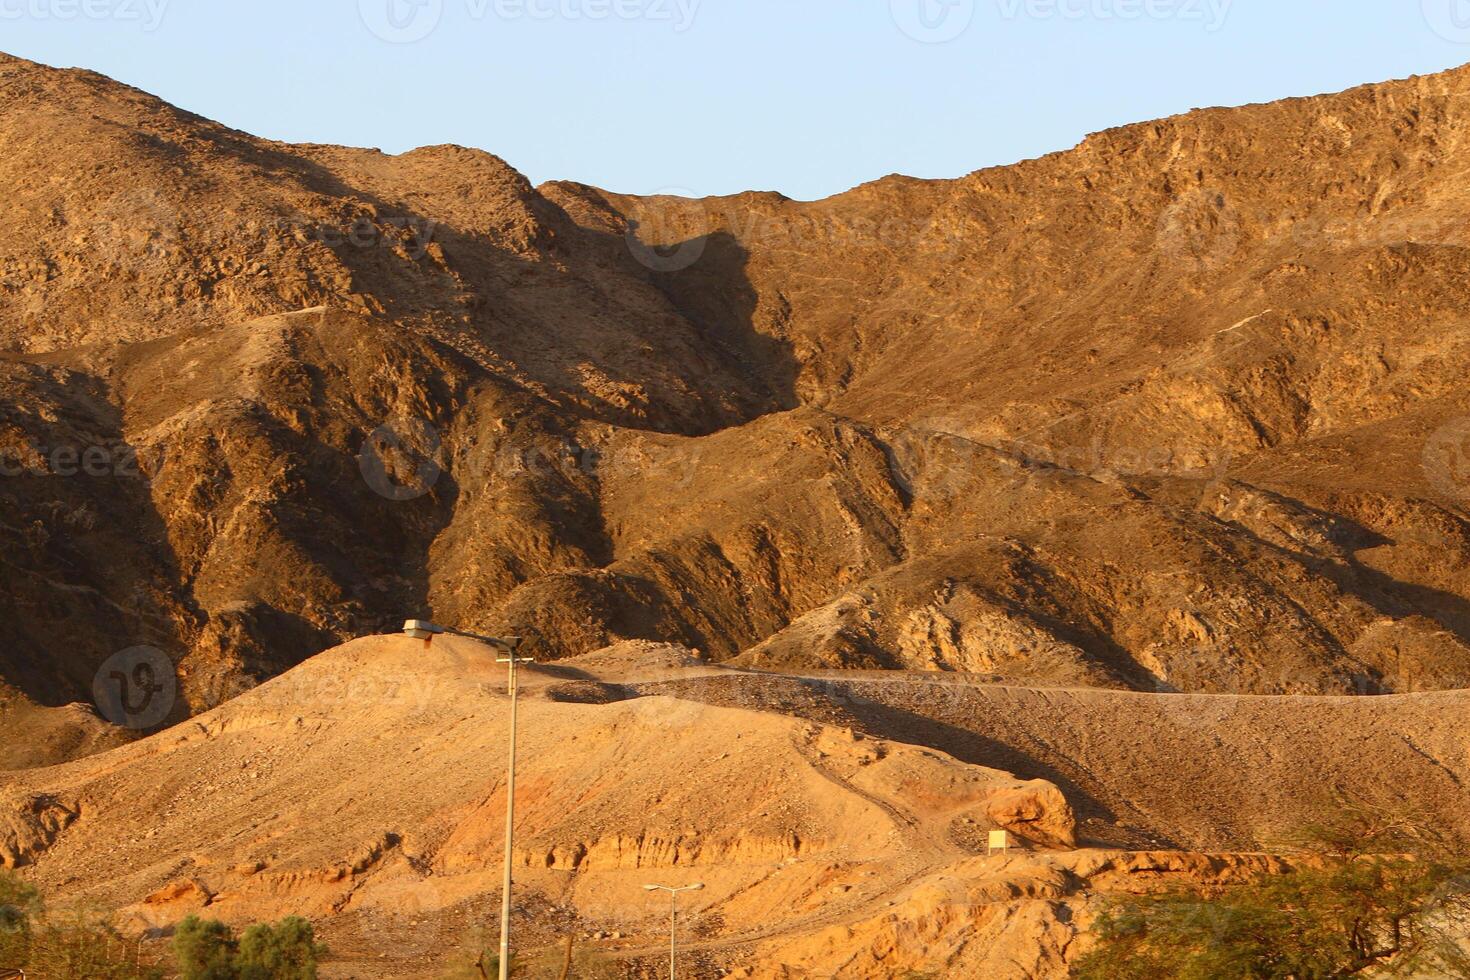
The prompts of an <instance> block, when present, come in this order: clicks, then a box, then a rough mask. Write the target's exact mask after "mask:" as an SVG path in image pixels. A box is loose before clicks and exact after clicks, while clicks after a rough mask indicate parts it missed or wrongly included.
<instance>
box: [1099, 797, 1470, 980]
mask: <svg viewBox="0 0 1470 980" xmlns="http://www.w3.org/2000/svg"><path fill="white" fill-rule="evenodd" d="M1362 819H1363V814H1361V813H1358V814H1352V815H1351V820H1350V821H1349V822H1348V823H1347V824H1346V825H1344V824H1342V823H1339V824H1338V825H1335V826H1333V827H1329V828H1325V829H1324V828H1314V830H1313V836H1314V838H1315V839H1316V841H1317V842H1318V845H1319V846H1317V847H1316V849H1315V850H1316V853H1315V854H1314V855H1310V856H1308V857H1307V858H1305V859H1304V860H1302V861H1301V862H1300V866H1299V867H1297V868H1296V869H1295V870H1293V871H1290V872H1289V873H1286V874H1281V875H1268V876H1264V877H1261V878H1259V879H1256V880H1253V881H1249V882H1245V883H1241V884H1236V885H1232V886H1228V887H1224V888H1217V889H1214V890H1213V891H1210V892H1208V893H1205V892H1200V891H1189V890H1180V889H1176V890H1173V891H1169V892H1165V893H1162V894H1156V895H1147V896H1130V897H1127V898H1122V899H1117V900H1114V901H1113V902H1111V903H1110V904H1109V905H1108V906H1107V907H1105V909H1104V911H1103V914H1102V915H1101V917H1100V918H1099V920H1098V923H1097V928H1096V936H1097V939H1098V946H1097V948H1096V949H1095V950H1094V951H1093V952H1091V953H1090V954H1088V955H1086V956H1084V957H1083V958H1081V959H1080V960H1079V961H1078V963H1077V964H1076V966H1075V968H1074V971H1073V975H1074V976H1075V977H1077V978H1079V980H1216V978H1230V980H1233V978H1249V980H1255V978H1260V980H1301V978H1312V980H1329V978H1337V977H1359V976H1368V975H1372V976H1381V977H1417V976H1443V977H1470V959H1467V957H1466V953H1465V949H1464V947H1463V946H1462V945H1461V941H1462V940H1463V939H1464V935H1463V931H1462V929H1463V927H1462V925H1461V923H1463V922H1464V921H1465V916H1466V914H1467V912H1470V865H1466V864H1465V863H1464V862H1463V860H1461V859H1459V858H1458V857H1456V856H1453V854H1454V852H1453V851H1452V850H1446V849H1441V848H1436V847H1429V848H1426V849H1423V850H1421V853H1418V854H1415V853H1412V852H1413V851H1414V850H1420V848H1419V846H1418V845H1419V844H1420V843H1422V841H1423V840H1424V837H1423V836H1416V835H1409V836H1403V835H1398V836H1397V839H1396V840H1394V841H1393V842H1392V843H1391V845H1390V847H1391V850H1392V851H1397V853H1392V852H1391V853H1366V851H1369V850H1372V849H1373V848H1374V847H1375V843H1376V842H1378V841H1383V840H1385V839H1386V838H1385V837H1384V836H1383V835H1379V834H1376V832H1375V831H1374V830H1373V829H1372V826H1370V825H1368V824H1363V823H1361V821H1362ZM1354 824H1358V826H1357V827H1356V829H1354V826H1353V825H1354ZM1377 825H1379V822H1374V823H1373V826H1377Z"/></svg>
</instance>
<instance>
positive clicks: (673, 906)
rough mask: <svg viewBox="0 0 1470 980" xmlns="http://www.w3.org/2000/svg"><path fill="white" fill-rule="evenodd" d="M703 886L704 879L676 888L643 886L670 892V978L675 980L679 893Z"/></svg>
mask: <svg viewBox="0 0 1470 980" xmlns="http://www.w3.org/2000/svg"><path fill="white" fill-rule="evenodd" d="M703 887H704V882H702V881H696V882H695V883H694V884H692V885H685V886H683V887H682V888H674V887H671V886H669V885H644V886H643V890H644V891H646V892H668V893H669V980H674V970H675V962H676V960H675V957H676V956H677V946H676V944H675V937H676V936H677V934H678V918H679V893H680V892H697V891H699V890H700V889H701V888H703Z"/></svg>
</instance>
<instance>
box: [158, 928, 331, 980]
mask: <svg viewBox="0 0 1470 980" xmlns="http://www.w3.org/2000/svg"><path fill="white" fill-rule="evenodd" d="M325 953H326V949H325V947H323V946H321V945H319V944H318V943H317V942H316V933H315V931H314V930H313V929H312V926H311V923H310V922H307V921H306V920H305V919H301V918H297V917H295V916H292V917H290V918H286V919H282V920H281V921H280V922H278V923H276V924H275V925H266V924H263V923H262V924H257V925H253V926H251V927H250V928H249V929H247V930H245V935H244V936H243V937H242V938H241V939H239V940H236V939H235V934H234V933H233V932H232V931H231V930H230V927H229V926H227V925H225V924H224V923H223V922H214V921H205V920H201V919H199V918H198V917H196V916H192V915H191V916H189V918H187V919H185V920H184V921H183V922H182V923H180V924H179V927H178V929H177V930H176V931H175V932H174V959H175V961H176V962H177V963H178V968H179V976H180V978H181V980H316V967H317V960H318V959H319V958H320V957H322V956H323V955H324V954H325Z"/></svg>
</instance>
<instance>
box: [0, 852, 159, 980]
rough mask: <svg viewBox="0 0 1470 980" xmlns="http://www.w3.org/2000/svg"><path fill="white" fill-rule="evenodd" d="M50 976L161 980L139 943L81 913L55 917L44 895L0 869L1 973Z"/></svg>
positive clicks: (89, 979) (56, 979)
mask: <svg viewBox="0 0 1470 980" xmlns="http://www.w3.org/2000/svg"><path fill="white" fill-rule="evenodd" d="M3 970H25V971H26V973H27V974H28V975H30V976H35V977H46V978H49V980H158V978H160V977H162V976H163V972H162V971H161V970H160V969H159V968H158V967H157V966H156V965H154V964H152V963H151V962H150V961H149V957H148V956H147V954H146V953H145V952H144V950H143V949H142V948H141V944H139V943H138V942H136V941H133V940H129V939H128V938H126V937H124V936H123V935H122V934H120V933H119V932H118V931H117V930H116V929H114V928H112V926H111V925H109V924H108V923H107V922H106V921H104V920H102V919H100V918H98V917H95V916H89V915H87V914H85V913H82V912H72V913H69V914H67V915H51V914H49V913H48V912H47V909H46V907H45V903H44V902H42V900H41V896H40V893H39V892H37V891H36V889H35V888H33V887H31V886H30V885H28V884H26V883H25V882H23V881H22V880H21V879H20V878H19V877H18V876H17V875H15V874H14V873H13V872H10V871H5V870H0V971H3Z"/></svg>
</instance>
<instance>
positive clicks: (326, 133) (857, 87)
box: [0, 0, 1470, 198]
mask: <svg viewBox="0 0 1470 980" xmlns="http://www.w3.org/2000/svg"><path fill="white" fill-rule="evenodd" d="M420 34H423V35H424V36H423V37H421V38H418V35H420ZM951 35H953V36H951ZM385 37H386V38H389V40H385V39H384V38H385ZM415 38H418V39H415ZM0 50H5V51H8V52H10V53H12V54H17V55H20V56H22V57H27V58H31V59H34V60H38V61H43V62H46V63H49V64H56V65H67V66H72V65H77V66H84V67H88V68H93V69H96V70H98V71H100V72H103V73H104V74H107V75H111V76H113V77H114V78H118V79H121V80H122V81H125V82H128V83H129V84H132V85H136V86H138V87H140V88H143V89H146V90H148V91H150V92H153V93H156V94H158V95H160V96H162V97H163V98H165V99H167V100H169V101H171V102H173V103H176V104H178V105H180V106H183V107H184V108H187V109H190V110H192V111H194V112H198V113H200V114H202V115H205V116H209V117H211V118H213V119H218V120H220V121H221V122H224V123H227V124H229V125H231V126H235V127H237V128H239V129H243V130H246V131H248V132H251V133H256V134H259V135H262V136H268V137H273V138H277V139H284V140H292V141H310V142H329V143H346V144H351V145H357V146H377V147H381V148H383V149H384V150H386V151H389V152H399V151H402V150H405V149H409V148H412V147H414V146H420V145H423V144H429V143H461V144H465V145H468V146H478V147H483V148H485V149H487V150H490V151H492V152H494V153H496V154H499V155H500V156H502V157H504V158H505V159H507V160H508V161H509V162H510V163H511V164H512V165H513V166H515V167H516V168H517V169H519V170H521V171H522V172H523V173H525V174H526V175H527V176H529V177H530V178H531V179H532V180H533V181H536V182H540V181H543V180H548V179H553V178H568V179H574V180H581V181H586V182H588V183H592V184H597V185H599V186H602V187H607V188H610V189H613V190H618V191H627V192H634V193H651V192H654V191H659V190H666V189H681V190H687V191H691V192H694V193H697V194H714V193H727V192H733V191H737V190H746V189H760V190H779V191H782V192H784V193H786V194H789V195H791V196H792V197H798V198H813V197H820V196H824V195H826V194H831V193H836V192H838V191H841V190H844V189H846V188H848V187H851V186H852V185H854V184H857V183H861V182H862V181H865V180H870V179H873V178H875V177H880V176H882V175H884V174H888V173H893V172H899V173H907V174H913V175H916V176H923V177H951V176H957V175H960V174H964V173H968V172H970V171H972V170H976V169H978V168H980V167H982V166H988V165H991V164H998V163H1010V162H1013V161H1015V160H1018V159H1022V158H1025V157H1031V156H1036V155H1039V154H1042V153H1045V152H1049V151H1051V150H1057V149H1062V148H1065V147H1068V146H1071V145H1073V144H1075V143H1076V142H1077V141H1078V140H1079V139H1081V138H1082V137H1083V136H1084V135H1086V134H1087V133H1089V132H1093V131H1096V130H1099V129H1103V128H1106V127H1108V126H1113V125H1117V124H1121V123H1126V122H1135V121H1138V120H1143V119H1150V118H1154V117H1157V116H1163V115H1168V114H1171V113H1175V112H1181V111H1184V110H1187V109H1190V108H1193V107H1197V106H1211V105H1238V104H1242V103H1247V102H1259V101H1266V100H1270V99H1276V98H1281V97H1285V96H1290V95H1307V94H1314V93H1319V92H1326V91H1334V90H1337V89H1341V88H1346V87H1349V86H1351V85H1355V84H1358V83H1361V82H1368V81H1379V80H1383V79H1387V78H1395V77H1402V76H1405V75H1410V74H1415V73H1424V72H1431V71H1437V70H1440V69H1443V68H1447V67H1451V66H1454V65H1458V64H1462V63H1465V62H1467V61H1470V0H1376V2H1367V0H248V2H247V0H0Z"/></svg>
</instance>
